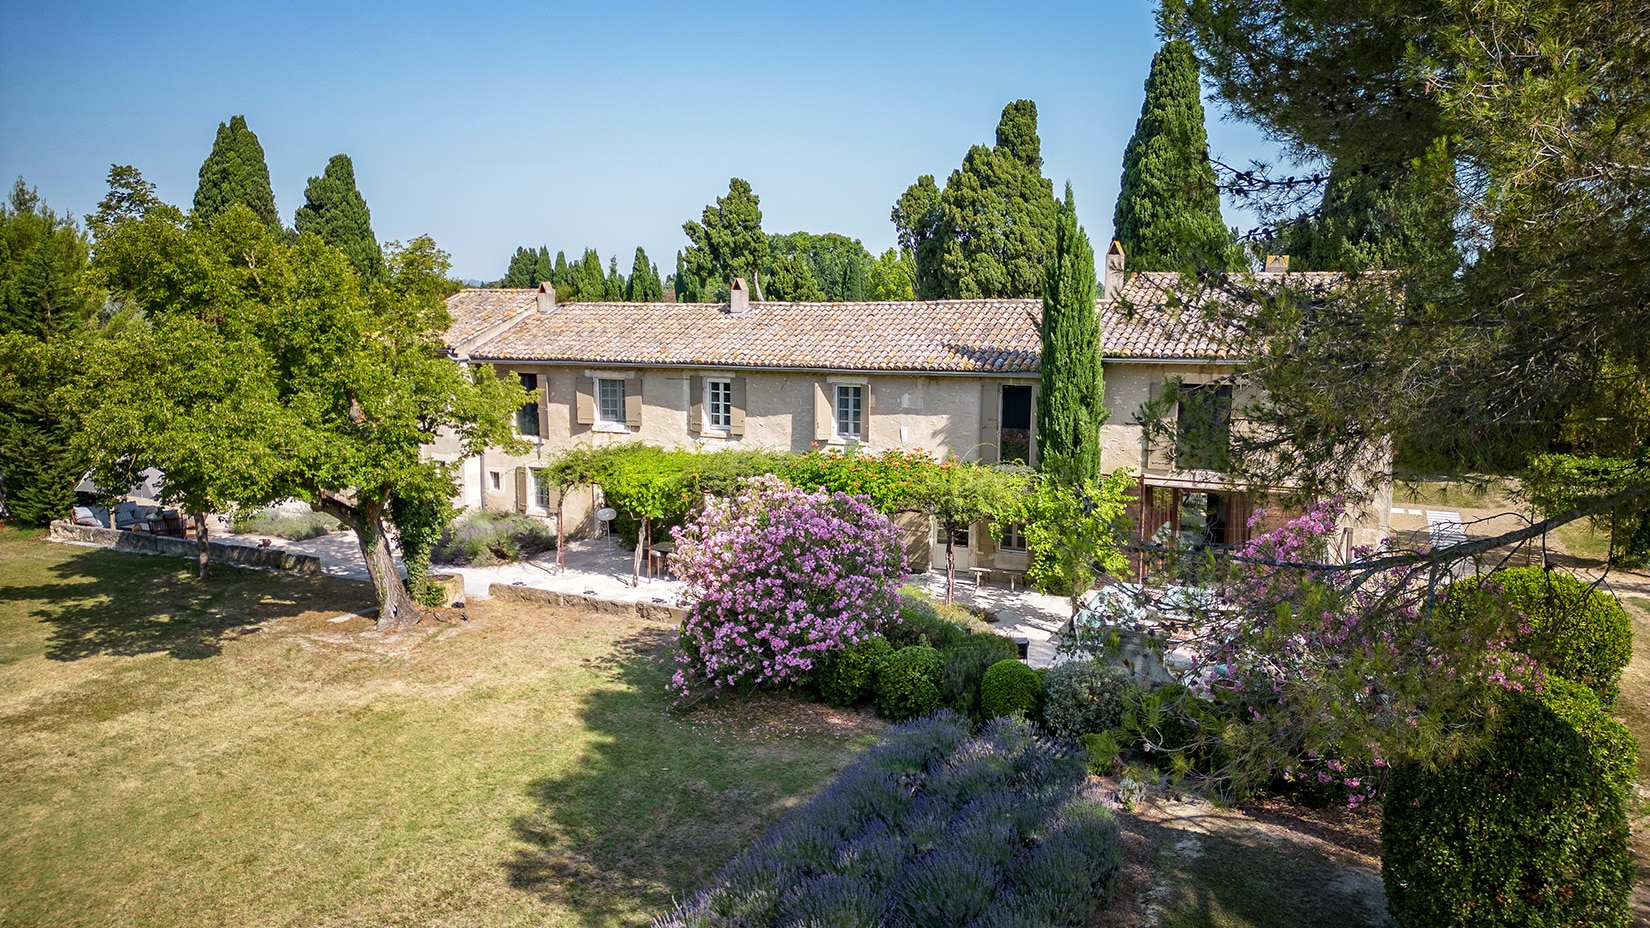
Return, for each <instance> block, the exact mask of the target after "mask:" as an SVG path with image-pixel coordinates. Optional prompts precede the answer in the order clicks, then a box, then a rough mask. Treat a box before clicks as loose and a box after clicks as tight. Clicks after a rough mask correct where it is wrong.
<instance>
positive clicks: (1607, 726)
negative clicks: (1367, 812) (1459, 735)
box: [1381, 679, 1637, 928]
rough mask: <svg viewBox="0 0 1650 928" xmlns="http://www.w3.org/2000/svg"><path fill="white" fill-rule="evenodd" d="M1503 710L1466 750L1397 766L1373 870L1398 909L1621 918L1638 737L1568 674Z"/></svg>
mask: <svg viewBox="0 0 1650 928" xmlns="http://www.w3.org/2000/svg"><path fill="white" fill-rule="evenodd" d="M1502 709H1503V711H1502V712H1501V713H1500V715H1499V716H1498V717H1497V719H1496V720H1495V721H1494V722H1493V723H1492V724H1493V725H1494V727H1493V729H1492V730H1491V731H1490V732H1489V733H1488V735H1487V740H1486V741H1485V742H1484V743H1483V744H1482V745H1481V746H1480V747H1479V748H1478V749H1477V750H1476V751H1475V752H1473V753H1472V754H1470V755H1468V756H1467V757H1465V758H1463V759H1461V760H1458V761H1456V762H1454V763H1452V764H1450V765H1449V766H1446V767H1444V768H1442V769H1439V770H1436V771H1427V770H1424V769H1421V768H1420V767H1405V768H1401V769H1399V770H1395V771H1394V772H1393V775H1392V779H1391V783H1390V785H1389V788H1388V792H1387V797H1386V802H1385V806H1384V814H1383V821H1382V825H1381V848H1382V859H1381V869H1382V878H1383V880H1384V882H1385V884H1386V896H1387V907H1388V909H1389V910H1390V911H1391V913H1392V916H1393V918H1394V920H1395V921H1396V922H1397V924H1398V925H1400V926H1403V928H1439V926H1446V925H1461V926H1465V925H1475V926H1486V928H1493V926H1513V925H1519V926H1532V928H1542V926H1559V925H1622V926H1624V925H1626V924H1627V923H1628V918H1629V909H1628V894H1629V893H1630V892H1631V891H1632V888H1633V884H1634V881H1635V880H1636V878H1637V872H1636V868H1635V866H1634V864H1633V858H1632V855H1631V853H1630V852H1629V850H1628V831H1627V790H1626V787H1627V784H1628V783H1629V782H1630V781H1631V778H1632V770H1633V760H1634V757H1635V756H1636V753H1637V750H1636V747H1635V746H1634V744H1633V739H1632V736H1631V735H1630V734H1628V733H1627V731H1626V730H1625V728H1623V726H1622V725H1621V724H1620V723H1619V722H1616V721H1614V720H1612V719H1610V718H1609V717H1608V716H1606V715H1605V714H1604V711H1603V709H1602V708H1601V707H1600V705H1599V702H1598V699H1597V697H1596V696H1594V695H1593V693H1592V691H1591V690H1589V689H1587V688H1586V687H1584V686H1582V685H1580V684H1578V683H1573V682H1570V681H1565V680H1558V679H1553V680H1549V681H1548V687H1547V690H1546V692H1545V693H1543V694H1540V695H1535V694H1513V693H1509V694H1508V695H1507V696H1506V698H1505V699H1504V701H1503V706H1502Z"/></svg>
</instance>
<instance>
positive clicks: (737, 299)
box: [728, 277, 751, 316]
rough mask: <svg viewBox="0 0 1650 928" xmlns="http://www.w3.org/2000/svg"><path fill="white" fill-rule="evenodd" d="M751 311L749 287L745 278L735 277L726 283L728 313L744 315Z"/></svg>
mask: <svg viewBox="0 0 1650 928" xmlns="http://www.w3.org/2000/svg"><path fill="white" fill-rule="evenodd" d="M750 311H751V288H750V285H749V284H747V283H745V278H743V277H735V278H734V279H733V283H731V284H729V285H728V315H730V316H744V315H747V314H748V313H750Z"/></svg>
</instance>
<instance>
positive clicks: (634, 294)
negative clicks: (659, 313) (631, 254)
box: [624, 248, 665, 303]
mask: <svg viewBox="0 0 1650 928" xmlns="http://www.w3.org/2000/svg"><path fill="white" fill-rule="evenodd" d="M624 298H625V299H627V300H629V301H630V302H632V303H657V302H659V301H660V300H662V299H664V298H665V287H664V284H663V283H661V282H660V281H659V268H658V266H657V265H654V264H652V263H651V262H649V261H648V260H647V252H646V251H643V250H642V249H641V248H637V249H636V260H635V261H633V262H631V264H630V279H629V280H628V281H626V282H625V294H624Z"/></svg>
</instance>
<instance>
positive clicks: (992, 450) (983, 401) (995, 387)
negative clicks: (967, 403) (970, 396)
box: [979, 380, 1002, 464]
mask: <svg viewBox="0 0 1650 928" xmlns="http://www.w3.org/2000/svg"><path fill="white" fill-rule="evenodd" d="M1001 392H1002V385H1001V384H999V383H997V382H996V381H994V380H987V381H986V382H984V383H982V384H980V448H979V455H980V460H981V461H982V462H984V463H986V464H993V463H996V462H997V461H998V460H1000V459H1001V458H1000V457H999V455H998V445H997V442H998V441H999V440H1000V435H999V424H998V419H997V411H998V410H999V409H1000V408H1002V400H1001V397H1000V394H1001Z"/></svg>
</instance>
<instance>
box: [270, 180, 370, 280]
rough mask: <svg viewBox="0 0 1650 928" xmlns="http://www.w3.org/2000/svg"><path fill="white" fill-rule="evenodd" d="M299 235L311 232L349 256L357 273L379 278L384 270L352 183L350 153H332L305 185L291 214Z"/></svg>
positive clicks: (364, 203)
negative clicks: (294, 210)
mask: <svg viewBox="0 0 1650 928" xmlns="http://www.w3.org/2000/svg"><path fill="white" fill-rule="evenodd" d="M292 225H293V228H295V229H297V230H298V234H300V235H302V234H304V233H305V232H313V233H315V234H316V235H319V236H320V237H321V241H323V242H326V243H327V244H328V245H331V246H332V247H334V248H337V249H338V250H340V251H342V252H343V253H344V254H345V255H346V256H348V257H349V263H350V265H351V266H353V267H354V268H355V274H356V276H358V277H360V278H361V279H362V280H363V281H367V282H369V283H370V282H371V281H374V280H377V279H378V276H379V275H380V274H382V273H383V272H384V252H383V249H382V248H380V247H379V245H378V239H377V237H376V236H374V235H373V233H372V213H371V212H370V211H369V210H368V209H367V201H366V200H365V199H364V198H363V197H362V196H361V191H360V190H358V189H356V186H355V165H354V164H352V163H351V162H350V160H349V155H333V156H332V158H331V159H329V160H328V161H327V167H326V171H325V172H323V173H322V174H321V176H320V177H311V178H310V179H309V184H308V185H307V186H306V187H305V188H304V205H303V206H300V207H298V212H297V215H295V216H293V217H292Z"/></svg>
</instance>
